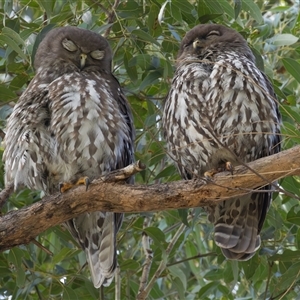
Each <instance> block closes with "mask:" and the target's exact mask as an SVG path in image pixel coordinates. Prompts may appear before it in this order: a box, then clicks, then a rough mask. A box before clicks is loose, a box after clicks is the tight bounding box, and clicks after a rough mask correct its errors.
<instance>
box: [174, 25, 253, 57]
mask: <svg viewBox="0 0 300 300" xmlns="http://www.w3.org/2000/svg"><path fill="white" fill-rule="evenodd" d="M225 50H226V51H232V52H236V53H239V54H243V55H246V56H247V58H248V59H250V60H252V61H254V56H253V54H252V51H251V50H250V48H249V47H248V44H247V42H246V40H245V39H244V38H243V37H242V36H241V35H240V34H239V33H238V32H237V31H235V30H233V29H231V28H228V27H225V26H223V25H219V24H200V25H197V26H195V27H194V28H192V29H191V30H190V31H189V32H188V33H187V34H186V35H185V37H184V38H183V40H182V42H181V45H180V49H179V52H178V61H180V60H182V59H184V58H186V57H187V56H192V57H202V56H204V55H205V54H206V53H207V52H208V51H211V53H212V52H215V53H217V54H220V53H222V52H223V51H225Z"/></svg>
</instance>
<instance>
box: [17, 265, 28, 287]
mask: <svg viewBox="0 0 300 300" xmlns="http://www.w3.org/2000/svg"><path fill="white" fill-rule="evenodd" d="M16 280H17V281H16V284H17V286H18V287H20V288H21V287H23V286H24V284H25V280H26V274H25V271H24V269H23V267H19V268H17V278H16Z"/></svg>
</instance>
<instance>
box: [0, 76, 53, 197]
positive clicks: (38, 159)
mask: <svg viewBox="0 0 300 300" xmlns="http://www.w3.org/2000/svg"><path fill="white" fill-rule="evenodd" d="M35 82H36V81H35V80H33V81H32V83H31V84H30V85H29V86H28V88H27V90H26V91H25V92H24V93H23V95H22V96H21V97H20V99H19V101H18V103H17V104H16V105H15V107H14V111H13V112H12V114H11V116H10V117H9V119H8V121H7V126H6V137H5V150H4V154H3V160H4V161H5V184H6V186H8V185H10V184H13V185H14V187H15V189H17V188H18V187H21V186H27V187H29V188H30V189H33V190H44V191H46V190H47V174H48V169H47V163H48V162H49V161H51V150H50V148H51V135H50V133H49V130H48V126H49V120H50V114H49V109H48V101H49V99H48V91H47V89H39V88H38V87H37V85H36V83H35Z"/></svg>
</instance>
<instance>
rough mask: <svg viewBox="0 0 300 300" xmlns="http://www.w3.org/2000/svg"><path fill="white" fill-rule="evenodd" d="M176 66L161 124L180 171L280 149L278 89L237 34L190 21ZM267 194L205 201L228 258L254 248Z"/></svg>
mask: <svg viewBox="0 0 300 300" xmlns="http://www.w3.org/2000/svg"><path fill="white" fill-rule="evenodd" d="M176 67H177V68H176V72H175V75H174V78H173V81H172V85H171V89H170V91H169V94H168V96H167V98H166V102H165V108H164V113H163V127H164V134H165V138H166V141H167V144H168V150H169V153H170V155H171V157H172V158H173V160H174V161H175V163H176V165H177V166H178V169H179V172H180V174H181V176H182V177H183V178H185V179H191V178H195V177H200V176H204V173H205V172H207V171H209V170H213V169H215V170H217V169H220V168H221V169H223V168H224V164H225V163H226V162H230V163H231V164H232V165H233V166H235V165H239V164H241V163H240V161H243V162H245V163H247V162H250V161H253V160H255V159H258V158H261V157H264V156H268V155H271V154H273V153H276V152H278V151H280V135H279V133H280V122H281V117H280V113H279V111H278V104H277V100H276V96H275V93H274V91H273V88H272V85H271V84H270V82H269V80H268V79H267V77H266V76H265V74H263V73H262V72H261V71H260V70H259V69H258V68H257V67H256V66H255V59H254V56H253V54H252V52H251V50H250V48H249V47H248V45H247V43H246V41H245V40H244V38H243V37H242V36H241V35H240V34H239V33H237V32H236V31H234V30H232V29H230V28H227V27H225V26H222V25H217V24H206V25H198V26H196V27H194V28H193V29H192V30H190V31H189V32H188V33H187V34H186V36H185V37H184V39H183V40H182V43H181V46H180V50H179V54H178V58H177V66H176ZM262 190H271V186H266V187H264V188H262ZM271 196H272V195H271V193H270V192H264V193H251V194H249V195H246V196H243V197H239V198H234V199H231V200H228V201H224V202H222V203H220V204H218V205H216V206H214V207H209V208H208V212H209V220H210V221H211V222H213V223H214V225H215V242H216V244H217V245H218V246H220V247H221V249H222V251H223V253H224V255H225V256H226V257H228V258H230V259H239V260H247V259H249V258H251V257H252V256H253V255H254V254H255V251H256V250H257V249H258V248H259V246H260V236H259V233H260V231H261V228H262V226H263V222H264V220H265V217H266V213H267V210H268V208H269V205H270V202H271Z"/></svg>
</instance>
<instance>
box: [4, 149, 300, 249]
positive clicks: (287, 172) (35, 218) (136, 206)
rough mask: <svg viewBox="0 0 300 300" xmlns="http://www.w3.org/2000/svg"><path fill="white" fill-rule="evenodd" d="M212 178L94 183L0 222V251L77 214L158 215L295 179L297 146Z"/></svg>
mask: <svg viewBox="0 0 300 300" xmlns="http://www.w3.org/2000/svg"><path fill="white" fill-rule="evenodd" d="M249 167H251V168H252V169H253V170H254V171H256V172H257V173H259V174H260V175H262V176H263V178H265V180H267V181H264V180H263V179H262V178H261V177H260V176H257V175H255V174H253V172H252V171H250V170H249V169H248V168H247V167H244V166H239V167H237V168H235V170H234V174H233V175H231V174H229V173H228V172H225V173H220V174H217V175H215V177H214V182H211V183H207V184H206V183H205V181H203V180H197V181H193V180H192V181H177V182H171V183H165V184H160V185H158V184H156V185H152V186H138V185H136V186H131V185H127V184H120V183H111V182H109V183H106V182H105V183H104V182H103V180H102V179H99V180H95V181H93V182H92V183H91V185H90V186H89V189H88V191H85V187H84V186H79V187H76V188H74V189H72V190H70V191H67V192H66V193H64V194H56V195H52V196H49V197H45V198H44V199H43V200H41V201H39V202H37V203H34V204H32V205H30V206H29V207H25V208H23V209H20V210H18V211H12V212H10V213H8V214H7V215H5V216H3V217H1V218H0V250H1V251H3V250H5V249H9V248H11V247H13V246H16V245H20V244H26V243H28V242H30V241H31V240H32V239H33V238H34V237H36V236H37V235H38V234H40V233H41V232H43V231H45V230H46V229H48V228H50V227H52V226H55V225H57V224H60V223H63V222H64V221H66V220H69V219H71V218H73V217H76V216H78V215H79V214H81V213H83V212H91V211H96V210H102V211H114V212H142V211H161V210H167V209H178V208H187V207H198V206H207V205H212V204H214V203H216V202H217V201H221V200H225V199H227V198H230V197H233V196H238V195H242V194H246V193H247V192H249V190H251V189H256V188H258V187H260V186H262V185H265V184H266V183H267V182H274V181H276V180H278V179H280V178H283V177H287V176H292V175H300V146H297V147H294V148H292V149H289V150H286V151H284V152H281V153H279V154H276V155H273V156H269V157H265V158H262V159H259V160H257V161H254V162H252V163H249Z"/></svg>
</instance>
